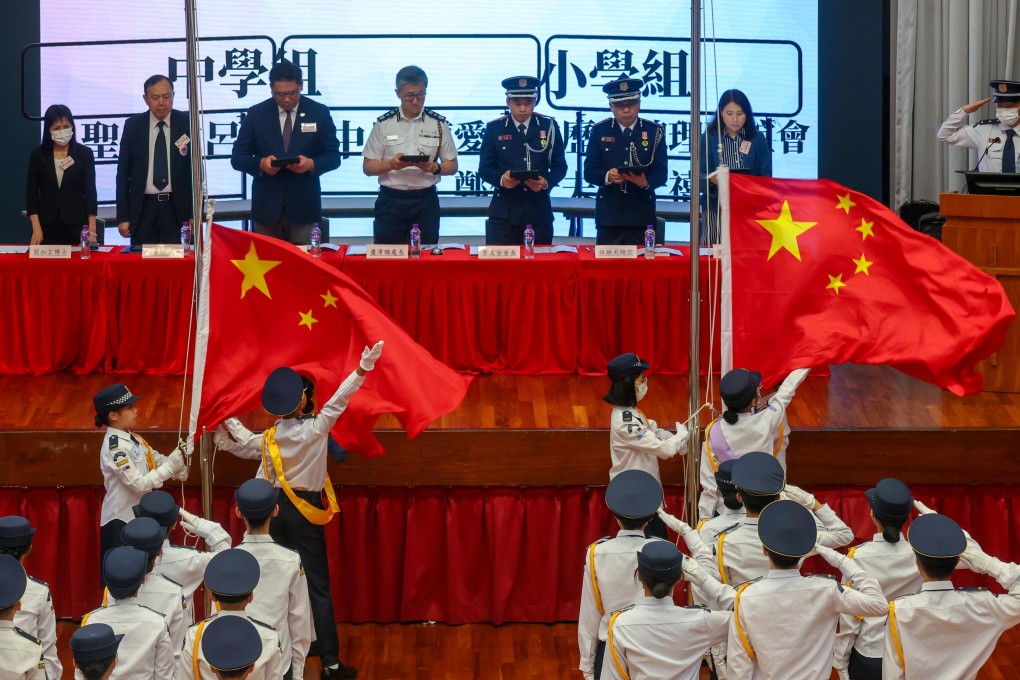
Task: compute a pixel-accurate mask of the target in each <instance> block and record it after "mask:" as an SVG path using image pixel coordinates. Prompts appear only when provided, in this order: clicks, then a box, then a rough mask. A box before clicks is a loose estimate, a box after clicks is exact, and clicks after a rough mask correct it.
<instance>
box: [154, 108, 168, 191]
mask: <svg viewBox="0 0 1020 680" xmlns="http://www.w3.org/2000/svg"><path fill="white" fill-rule="evenodd" d="M156 127H158V128H159V132H157V133H156V146H155V147H153V149H152V184H153V186H155V187H156V188H157V189H159V190H160V191H163V189H165V188H166V185H167V184H169V183H170V163H169V161H168V160H167V157H166V131H165V130H164V128H166V123H164V122H163V121H159V122H158V123H157V124H156Z"/></svg>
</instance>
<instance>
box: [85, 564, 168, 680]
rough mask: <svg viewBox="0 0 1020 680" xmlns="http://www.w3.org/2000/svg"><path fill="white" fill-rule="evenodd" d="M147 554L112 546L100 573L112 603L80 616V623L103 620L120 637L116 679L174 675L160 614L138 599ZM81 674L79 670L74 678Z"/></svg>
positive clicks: (100, 621) (146, 566)
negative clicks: (103, 577)
mask: <svg viewBox="0 0 1020 680" xmlns="http://www.w3.org/2000/svg"><path fill="white" fill-rule="evenodd" d="M148 566H149V556H148V555H147V554H145V553H144V552H142V551H141V550H138V549H137V548H132V547H130V546H121V547H120V548H114V549H113V550H111V551H110V552H108V553H107V554H106V559H105V560H104V561H103V574H104V576H105V577H106V584H107V588H109V589H110V597H111V598H113V600H114V601H113V602H112V603H111V604H110V605H109V606H108V607H100V608H99V609H96V610H94V611H92V612H90V613H88V614H86V615H85V616H83V617H82V620H81V625H82V626H87V625H88V624H90V623H105V624H107V625H109V626H110V627H111V628H113V630H114V632H116V633H118V634H123V635H124V639H123V640H122V642H121V645H120V648H119V649H118V650H117V678H118V680H142V679H149V678H153V679H159V680H163V679H164V678H173V677H174V649H173V643H172V642H171V641H170V629H169V628H167V624H166V621H165V620H164V619H163V616H162V615H161V614H160V613H159V612H156V611H154V610H152V609H149V608H148V607H146V606H145V605H143V604H140V603H139V602H138V598H137V595H138V589H139V588H140V587H141V585H142V581H144V580H145V570H146V569H147V568H148ZM83 677H84V676H82V675H81V673H80V672H79V671H76V672H75V678H78V680H81V679H82V678H83Z"/></svg>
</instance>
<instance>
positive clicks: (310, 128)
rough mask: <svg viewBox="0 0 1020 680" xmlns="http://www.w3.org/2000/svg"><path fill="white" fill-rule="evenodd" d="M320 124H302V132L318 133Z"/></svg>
mask: <svg viewBox="0 0 1020 680" xmlns="http://www.w3.org/2000/svg"><path fill="white" fill-rule="evenodd" d="M318 131H319V124H318V123H301V132H318Z"/></svg>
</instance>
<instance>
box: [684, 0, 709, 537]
mask: <svg viewBox="0 0 1020 680" xmlns="http://www.w3.org/2000/svg"><path fill="white" fill-rule="evenodd" d="M700 146H701V2H700V0H693V1H692V2H691V137H690V147H691V300H690V304H691V310H690V313H691V335H690V340H689V342H688V346H689V354H688V363H689V366H688V378H687V379H688V389H689V392H690V394H689V397H688V407H689V408H688V413H690V414H692V415H693V414H697V413H699V412H700V409H701V383H700V380H701V352H700V346H699V342H700V340H701V333H700V325H701V315H700V312H701V291H700V287H699V285H698V283H699V281H700V280H701V279H700V278H699V277H700V267H701V209H700V208H701V195H700V194H701V177H700V175H699V173H698V171H697V168H698V159H699V158H700V154H701V150H700ZM708 379H709V380H711V379H712V376H708ZM687 435H688V440H687V441H688V444H687V460H686V461H685V464H686V466H687V474H686V482H687V483H686V488H685V489H684V505H685V506H686V509H687V521H688V522H689V523H690V524H692V525H695V524H697V521H698V470H699V469H700V468H699V463H700V461H699V458H700V456H701V430H700V418H696V417H695V418H691V419H690V421H689V422H688V423H687Z"/></svg>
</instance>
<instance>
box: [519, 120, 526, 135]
mask: <svg viewBox="0 0 1020 680" xmlns="http://www.w3.org/2000/svg"><path fill="white" fill-rule="evenodd" d="M517 131H518V132H520V133H521V134H522V135H523V134H525V133H526V132H527V128H526V127H524V123H521V124H520V125H518V126H517Z"/></svg>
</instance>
